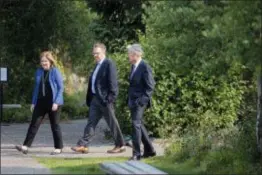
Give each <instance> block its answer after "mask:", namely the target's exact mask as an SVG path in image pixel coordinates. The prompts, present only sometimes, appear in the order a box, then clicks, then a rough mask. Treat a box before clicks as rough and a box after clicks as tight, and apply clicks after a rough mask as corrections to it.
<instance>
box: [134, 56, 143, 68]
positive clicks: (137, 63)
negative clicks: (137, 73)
mask: <svg viewBox="0 0 262 175" xmlns="http://www.w3.org/2000/svg"><path fill="white" fill-rule="evenodd" d="M141 61H142V58H141V59H140V60H138V61H137V62H136V64H134V66H135V68H137V66H138V65H139V64H140V62H141Z"/></svg>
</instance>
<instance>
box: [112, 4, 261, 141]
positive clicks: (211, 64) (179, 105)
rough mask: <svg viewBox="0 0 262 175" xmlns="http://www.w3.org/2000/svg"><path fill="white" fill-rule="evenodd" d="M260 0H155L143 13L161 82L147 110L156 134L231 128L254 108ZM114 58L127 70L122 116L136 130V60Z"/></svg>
mask: <svg viewBox="0 0 262 175" xmlns="http://www.w3.org/2000/svg"><path fill="white" fill-rule="evenodd" d="M259 3H260V2H259V1H256V2H254V3H251V4H248V3H247V2H244V1H237V2H231V1H230V2H227V3H226V2H221V3H214V4H212V3H211V4H209V5H206V4H204V3H203V1H151V6H148V7H147V8H146V9H145V10H146V13H147V14H150V15H147V16H145V17H144V23H145V24H146V35H140V37H139V39H140V43H141V44H142V46H143V47H144V51H145V55H144V58H145V60H146V61H147V62H148V63H149V64H150V65H151V67H152V68H153V72H154V77H155V80H156V87H155V91H154V94H153V106H152V108H151V109H149V110H147V111H146V113H145V116H144V119H145V123H146V125H147V127H148V129H149V130H150V132H152V133H154V135H156V136H157V135H167V136H168V135H170V134H171V133H172V132H173V131H175V132H179V131H182V133H183V132H185V131H186V130H187V129H190V128H195V127H196V128H201V127H208V126H212V127H213V128H216V129H220V128H226V127H230V126H232V125H234V124H235V123H236V121H237V120H238V119H239V117H240V119H241V120H243V118H245V117H246V116H247V115H249V114H250V113H251V112H252V111H254V109H255V108H256V105H255V101H253V97H254V94H255V89H254V87H255V82H254V77H255V66H256V63H258V62H259V60H260V58H261V52H259V48H261V46H260V44H259V42H258V40H257V35H255V34H254V32H256V31H257V30H259V27H258V26H259V20H257V19H258V17H259V15H260V13H259V12H260V11H259V9H258V8H257V7H259ZM238 12H239V13H238ZM246 13H250V14H252V15H253V17H251V16H250V15H244V14H246ZM249 26H253V27H252V28H250V27H249ZM240 31H245V32H244V33H243V32H240ZM252 33H253V34H254V35H253V34H252ZM248 50H249V51H248ZM251 50H252V51H251ZM112 57H113V58H114V59H115V60H116V62H117V66H118V67H119V74H120V75H119V82H120V95H119V99H118V103H117V111H118V112H117V114H118V115H119V120H120V122H121V123H122V125H123V126H122V128H123V129H124V130H126V131H127V132H130V126H131V120H130V117H129V115H128V109H127V107H126V106H127V104H126V98H127V87H128V73H129V72H130V66H129V64H128V61H127V54H126V53H115V54H114V55H113V56H112ZM250 59H251V60H252V61H251V60H250Z"/></svg>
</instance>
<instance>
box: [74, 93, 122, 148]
mask: <svg viewBox="0 0 262 175" xmlns="http://www.w3.org/2000/svg"><path fill="white" fill-rule="evenodd" d="M102 117H104V119H105V121H106V122H107V124H108V126H109V128H110V131H111V133H112V135H113V138H114V140H115V146H119V147H121V146H124V144H125V143H124V138H123V136H122V133H121V130H120V127H119V124H118V121H117V119H116V116H115V110H114V105H113V103H107V104H102V103H101V102H100V101H99V99H98V98H97V97H96V96H95V95H93V98H92V100H91V104H90V108H89V114H88V123H87V125H86V127H85V130H84V135H83V137H82V138H81V139H80V140H79V141H78V143H77V145H78V146H88V144H89V142H90V140H91V139H92V137H93V136H94V135H95V128H96V126H97V124H98V122H99V121H100V119H101V118H102Z"/></svg>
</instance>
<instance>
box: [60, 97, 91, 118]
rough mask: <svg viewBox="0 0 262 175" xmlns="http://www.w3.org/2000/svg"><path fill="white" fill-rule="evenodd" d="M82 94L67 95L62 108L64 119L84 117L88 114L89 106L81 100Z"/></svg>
mask: <svg viewBox="0 0 262 175" xmlns="http://www.w3.org/2000/svg"><path fill="white" fill-rule="evenodd" d="M80 96H82V93H80V94H73V95H65V96H64V97H65V99H64V100H65V103H64V105H63V108H62V114H61V117H62V119H82V118H85V117H86V116H87V113H88V107H87V106H86V105H85V103H84V102H83V101H82V100H81V98H80Z"/></svg>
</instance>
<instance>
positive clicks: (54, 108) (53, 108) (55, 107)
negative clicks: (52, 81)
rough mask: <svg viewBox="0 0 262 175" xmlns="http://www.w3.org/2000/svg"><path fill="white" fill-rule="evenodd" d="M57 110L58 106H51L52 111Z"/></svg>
mask: <svg viewBox="0 0 262 175" xmlns="http://www.w3.org/2000/svg"><path fill="white" fill-rule="evenodd" d="M57 109H58V104H55V103H54V104H53V106H52V111H57Z"/></svg>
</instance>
